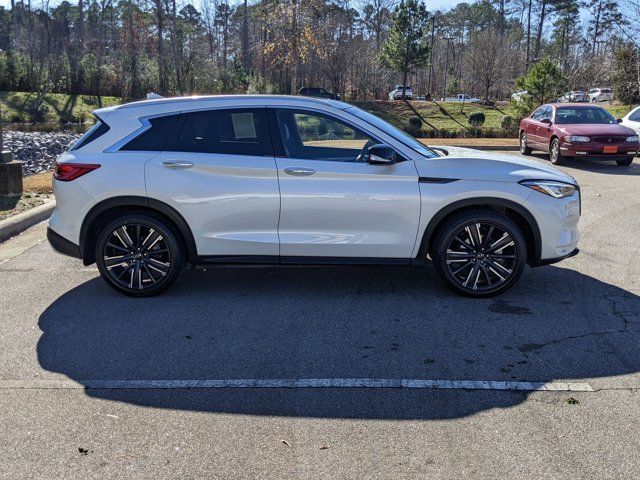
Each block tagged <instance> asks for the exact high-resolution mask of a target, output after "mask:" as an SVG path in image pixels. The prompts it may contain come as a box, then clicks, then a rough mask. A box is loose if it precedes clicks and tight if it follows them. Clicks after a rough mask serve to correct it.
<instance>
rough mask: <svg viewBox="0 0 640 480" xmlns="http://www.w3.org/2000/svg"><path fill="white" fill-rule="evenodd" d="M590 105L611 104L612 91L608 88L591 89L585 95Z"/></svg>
mask: <svg viewBox="0 0 640 480" xmlns="http://www.w3.org/2000/svg"><path fill="white" fill-rule="evenodd" d="M587 97H588V99H589V101H590V102H591V103H596V102H613V90H611V89H610V88H592V89H591V90H589V93H588V95H587Z"/></svg>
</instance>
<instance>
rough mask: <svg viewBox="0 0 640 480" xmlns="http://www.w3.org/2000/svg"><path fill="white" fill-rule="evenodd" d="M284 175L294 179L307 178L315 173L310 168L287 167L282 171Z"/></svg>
mask: <svg viewBox="0 0 640 480" xmlns="http://www.w3.org/2000/svg"><path fill="white" fill-rule="evenodd" d="M284 173H286V174H287V175H294V176H296V177H308V176H309V175H313V174H314V173H316V171H315V170H314V169H312V168H305V167H287V168H285V169H284Z"/></svg>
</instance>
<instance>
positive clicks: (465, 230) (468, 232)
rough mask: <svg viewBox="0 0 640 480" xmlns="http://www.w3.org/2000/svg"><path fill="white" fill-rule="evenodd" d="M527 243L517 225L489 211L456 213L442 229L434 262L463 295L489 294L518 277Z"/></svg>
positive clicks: (450, 284)
mask: <svg viewBox="0 0 640 480" xmlns="http://www.w3.org/2000/svg"><path fill="white" fill-rule="evenodd" d="M526 258H527V246H526V241H525V239H524V236H523V234H522V232H521V231H520V229H519V228H518V226H517V225H516V224H515V223H514V222H513V221H511V220H510V219H509V218H508V217H506V216H502V215H499V214H497V213H494V212H490V211H486V212H484V211H479V212H477V213H470V214H463V215H461V216H458V217H454V218H453V219H451V220H450V221H448V222H447V224H445V225H444V226H443V227H442V229H441V230H440V232H439V234H438V236H437V238H436V243H435V250H434V263H435V267H436V270H437V272H438V274H439V275H440V277H441V278H442V279H443V280H444V281H445V283H446V284H447V285H448V286H449V287H450V288H452V289H453V290H455V291H457V292H459V293H462V294H464V295H469V296H475V297H487V296H492V295H496V294H498V293H501V292H504V291H505V290H507V289H509V288H511V287H512V286H513V285H514V283H515V282H516V281H517V280H518V278H519V277H520V275H521V274H522V271H523V269H524V265H525V263H526Z"/></svg>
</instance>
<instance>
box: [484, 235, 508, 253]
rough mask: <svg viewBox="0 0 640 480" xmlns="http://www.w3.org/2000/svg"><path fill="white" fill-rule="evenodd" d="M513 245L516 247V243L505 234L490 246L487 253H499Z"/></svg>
mask: <svg viewBox="0 0 640 480" xmlns="http://www.w3.org/2000/svg"><path fill="white" fill-rule="evenodd" d="M511 245H515V242H514V241H513V240H512V239H511V236H510V235H509V234H508V233H506V232H505V233H504V234H503V235H502V236H501V237H500V238H499V239H498V240H496V241H495V242H493V243H492V244H491V245H490V246H489V249H488V250H487V252H486V253H492V252H499V251H501V250H503V249H505V248H507V247H510V246H511Z"/></svg>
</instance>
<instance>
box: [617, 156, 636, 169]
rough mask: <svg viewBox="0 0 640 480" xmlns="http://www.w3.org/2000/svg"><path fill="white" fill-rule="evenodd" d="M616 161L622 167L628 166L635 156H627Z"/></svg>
mask: <svg viewBox="0 0 640 480" xmlns="http://www.w3.org/2000/svg"><path fill="white" fill-rule="evenodd" d="M616 163H617V164H618V165H620V166H621V167H628V166H629V165H631V164H632V163H633V157H629V158H625V159H624V160H616Z"/></svg>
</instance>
